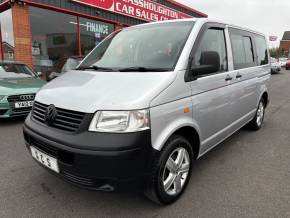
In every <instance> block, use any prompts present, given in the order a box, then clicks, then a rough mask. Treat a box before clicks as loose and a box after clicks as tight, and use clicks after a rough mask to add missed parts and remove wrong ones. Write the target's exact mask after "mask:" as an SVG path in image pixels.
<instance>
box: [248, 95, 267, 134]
mask: <svg viewBox="0 0 290 218" xmlns="http://www.w3.org/2000/svg"><path fill="white" fill-rule="evenodd" d="M265 107H266V102H265V101H264V99H261V100H260V102H259V105H258V108H257V111H256V114H255V117H254V118H253V120H251V122H250V123H249V124H248V127H249V128H250V129H252V130H259V129H261V127H262V125H263V122H264V117H265Z"/></svg>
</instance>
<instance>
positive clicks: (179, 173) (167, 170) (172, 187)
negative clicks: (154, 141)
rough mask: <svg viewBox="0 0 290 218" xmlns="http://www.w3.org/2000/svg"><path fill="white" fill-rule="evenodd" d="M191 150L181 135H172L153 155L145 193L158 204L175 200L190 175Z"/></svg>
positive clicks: (180, 193) (183, 188)
mask: <svg viewBox="0 0 290 218" xmlns="http://www.w3.org/2000/svg"><path fill="white" fill-rule="evenodd" d="M192 161H193V151H192V147H191V145H190V143H189V142H188V141H187V140H186V139H185V138H184V137H182V136H173V137H171V138H170V139H169V140H168V142H167V143H166V145H165V147H164V148H163V149H162V151H160V153H159V154H157V156H156V157H155V160H154V161H153V164H152V170H151V173H152V174H151V176H150V178H149V180H148V183H147V189H146V190H145V195H146V196H147V197H148V198H149V199H150V200H153V201H154V202H156V203H158V204H170V203H173V202H175V201H176V200H177V199H178V198H179V197H180V196H181V195H182V193H183V191H184V190H185V188H186V186H187V183H188V181H189V179H190V176H191V167H192Z"/></svg>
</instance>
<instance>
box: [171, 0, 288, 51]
mask: <svg viewBox="0 0 290 218" xmlns="http://www.w3.org/2000/svg"><path fill="white" fill-rule="evenodd" d="M176 1H177V2H180V3H182V4H185V5H188V6H190V7H191V8H194V9H196V10H198V11H201V12H203V13H205V14H207V15H208V17H209V18H214V19H218V20H221V21H223V22H226V23H229V24H234V25H237V26H241V27H246V28H249V29H253V30H256V31H259V32H262V33H264V34H265V35H267V36H270V35H274V36H278V40H277V42H275V43H272V42H269V46H270V47H278V46H279V44H280V40H281V39H282V37H283V33H284V31H287V30H289V31H290V22H289V21H290V0H176Z"/></svg>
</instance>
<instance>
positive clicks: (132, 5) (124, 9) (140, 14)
mask: <svg viewBox="0 0 290 218" xmlns="http://www.w3.org/2000/svg"><path fill="white" fill-rule="evenodd" d="M72 1H74V2H78V3H82V4H86V5H90V6H92V7H97V8H100V9H104V10H108V11H112V12H115V13H119V14H123V15H126V16H130V17H134V18H138V19H142V20H146V21H162V20H172V19H182V18H190V17H191V16H189V15H187V14H185V13H182V12H179V11H177V10H174V9H171V8H169V7H166V6H164V5H161V4H159V3H156V2H152V1H150V0H72Z"/></svg>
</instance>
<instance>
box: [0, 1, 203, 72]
mask: <svg viewBox="0 0 290 218" xmlns="http://www.w3.org/2000/svg"><path fill="white" fill-rule="evenodd" d="M0 12H1V13H0V21H1V34H0V42H1V43H0V45H1V46H0V59H2V60H15V61H20V62H23V63H25V64H27V65H29V66H30V67H32V68H33V69H35V70H36V71H41V72H45V73H46V72H59V71H60V69H61V68H62V66H63V65H64V63H65V61H66V60H67V58H69V57H73V56H74V57H83V56H85V55H86V54H88V53H89V52H90V51H91V50H92V48H94V47H95V46H96V45H97V44H98V43H99V42H100V41H101V40H103V39H104V38H105V37H106V36H108V35H109V34H110V33H112V32H113V31H115V30H117V29H120V28H123V27H126V26H131V25H136V24H141V23H144V22H152V21H159V20H168V19H178V18H189V17H207V15H206V14H204V13H201V12H199V11H196V10H194V9H192V8H189V7H187V6H185V5H182V4H180V3H177V2H175V1H173V0H6V1H3V0H2V1H1V0H0Z"/></svg>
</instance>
